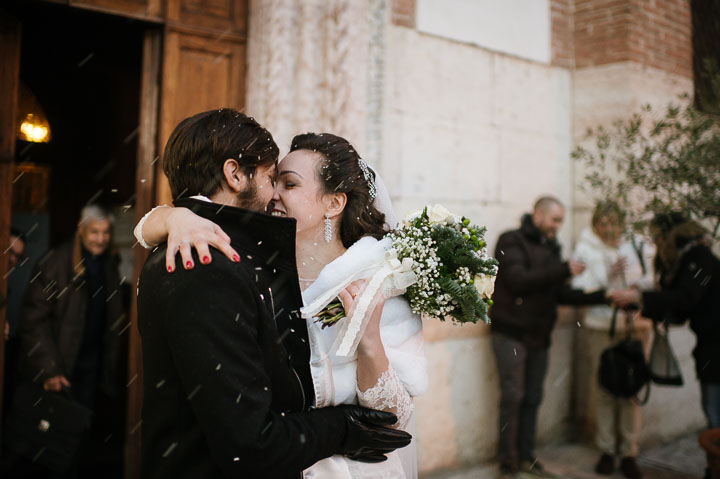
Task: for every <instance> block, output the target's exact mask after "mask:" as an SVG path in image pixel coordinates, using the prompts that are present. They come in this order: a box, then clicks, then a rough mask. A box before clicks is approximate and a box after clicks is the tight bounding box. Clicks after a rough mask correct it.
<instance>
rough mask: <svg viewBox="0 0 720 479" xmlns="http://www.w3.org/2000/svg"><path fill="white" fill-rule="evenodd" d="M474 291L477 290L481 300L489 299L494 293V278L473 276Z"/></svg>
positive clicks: (483, 275)
mask: <svg viewBox="0 0 720 479" xmlns="http://www.w3.org/2000/svg"><path fill="white" fill-rule="evenodd" d="M474 284H475V289H477V290H478V293H480V296H481V297H483V298H490V297H491V296H492V294H493V292H495V276H490V275H487V274H476V275H475V282H474Z"/></svg>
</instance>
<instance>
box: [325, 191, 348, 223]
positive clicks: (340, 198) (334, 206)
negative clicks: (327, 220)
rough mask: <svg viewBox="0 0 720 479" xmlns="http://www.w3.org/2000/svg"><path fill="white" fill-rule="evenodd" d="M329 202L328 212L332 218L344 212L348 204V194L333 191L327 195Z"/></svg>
mask: <svg viewBox="0 0 720 479" xmlns="http://www.w3.org/2000/svg"><path fill="white" fill-rule="evenodd" d="M327 197H328V198H329V202H328V205H327V212H328V213H329V214H330V217H331V218H334V217H335V216H339V215H341V214H342V212H343V210H344V209H345V205H346V204H347V195H346V194H345V193H333V194H330V195H327Z"/></svg>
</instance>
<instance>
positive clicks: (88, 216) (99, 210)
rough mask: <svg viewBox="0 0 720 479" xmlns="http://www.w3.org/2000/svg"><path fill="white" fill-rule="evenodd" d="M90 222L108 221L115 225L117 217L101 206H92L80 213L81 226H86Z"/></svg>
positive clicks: (86, 207)
mask: <svg viewBox="0 0 720 479" xmlns="http://www.w3.org/2000/svg"><path fill="white" fill-rule="evenodd" d="M88 220H95V221H102V220H108V221H109V222H110V224H113V223H115V216H113V214H112V213H110V211H109V210H107V209H105V208H103V207H102V206H100V205H95V204H90V205H87V206H85V207H84V208H83V209H82V211H80V224H81V225H84V224H85V223H87V221H88Z"/></svg>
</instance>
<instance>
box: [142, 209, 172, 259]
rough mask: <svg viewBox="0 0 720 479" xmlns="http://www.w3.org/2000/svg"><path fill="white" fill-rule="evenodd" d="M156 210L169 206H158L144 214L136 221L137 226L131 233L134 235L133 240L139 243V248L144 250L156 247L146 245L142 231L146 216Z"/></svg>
mask: <svg viewBox="0 0 720 479" xmlns="http://www.w3.org/2000/svg"><path fill="white" fill-rule="evenodd" d="M158 208H170V206H169V205H160V206H156V207H155V208H153V209H151V210H150V211H148V212H147V213H145V216H143V217H142V218H141V219H140V221H138V224H137V226H135V230H134V231H133V234H134V235H135V239H136V240H137V241H138V243H140V246H142V247H143V248H145V249H153V248H154V247H156V246H157V245H156V244H148V243H147V242H145V238H143V234H142V229H143V225H144V224H145V220H147V218H148V216H150V215H151V214H152V212H153V211H155V210H156V209H158Z"/></svg>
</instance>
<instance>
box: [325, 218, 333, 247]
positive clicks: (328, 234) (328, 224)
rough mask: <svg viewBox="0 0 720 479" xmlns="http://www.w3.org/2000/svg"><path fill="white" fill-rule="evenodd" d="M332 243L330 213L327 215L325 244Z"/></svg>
mask: <svg viewBox="0 0 720 479" xmlns="http://www.w3.org/2000/svg"><path fill="white" fill-rule="evenodd" d="M330 241H332V222H331V221H330V213H325V242H326V243H329V242H330Z"/></svg>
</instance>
